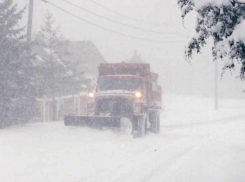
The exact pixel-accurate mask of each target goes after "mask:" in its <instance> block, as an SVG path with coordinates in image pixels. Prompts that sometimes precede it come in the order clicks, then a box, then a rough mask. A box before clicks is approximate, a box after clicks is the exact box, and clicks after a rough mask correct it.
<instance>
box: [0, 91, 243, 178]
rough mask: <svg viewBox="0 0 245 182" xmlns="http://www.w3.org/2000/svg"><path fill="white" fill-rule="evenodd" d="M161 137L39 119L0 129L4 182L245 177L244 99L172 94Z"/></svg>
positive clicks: (166, 108) (166, 109)
mask: <svg viewBox="0 0 245 182" xmlns="http://www.w3.org/2000/svg"><path fill="white" fill-rule="evenodd" d="M164 100H165V103H164V105H165V110H164V112H163V114H162V125H161V134H159V135H154V134H148V135H147V136H145V137H143V138H138V139H132V138H130V137H128V136H124V135H122V134H120V133H116V132H113V131H111V130H103V131H101V130H94V129H90V128H82V127H65V126H64V125H63V122H50V123H33V124H27V125H24V126H15V127H11V128H8V129H4V130H1V131H0V181H1V182H34V181H35V182H84V181H85V182H91V181H95V182H97V181H98V182H99V181H100V182H101V181H106V182H110V181H113V182H114V181H115V182H121V181H122V182H125V181H127V182H128V181H129V182H130V181H132V182H138V181H139V182H152V181H153V182H155V181H162V182H163V181H164V182H173V181H176V182H179V181H188V182H197V181H198V182H202V181H203V182H207V181H209V182H219V181H222V182H223V181H229V182H234V181H235V182H240V181H241V182H242V181H245V140H244V138H245V120H244V119H245V104H244V100H240V101H238V100H222V101H221V102H220V109H219V110H218V111H214V110H213V101H212V100H211V99H204V98H194V97H180V96H166V97H165V99H164Z"/></svg>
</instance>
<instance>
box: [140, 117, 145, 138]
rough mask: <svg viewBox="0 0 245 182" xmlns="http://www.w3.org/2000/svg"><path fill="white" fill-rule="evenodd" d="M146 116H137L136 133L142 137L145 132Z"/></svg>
mask: <svg viewBox="0 0 245 182" xmlns="http://www.w3.org/2000/svg"><path fill="white" fill-rule="evenodd" d="M146 124H147V118H146V117H145V116H142V117H139V118H138V135H139V137H142V136H144V135H145V134H146V126H147V125H146Z"/></svg>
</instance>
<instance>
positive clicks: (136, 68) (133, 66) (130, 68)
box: [99, 63, 151, 77]
mask: <svg viewBox="0 0 245 182" xmlns="http://www.w3.org/2000/svg"><path fill="white" fill-rule="evenodd" d="M105 75H137V76H142V77H150V75H151V73H150V65H149V64H146V63H102V64H100V66H99V76H105Z"/></svg>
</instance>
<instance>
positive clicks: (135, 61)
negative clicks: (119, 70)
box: [128, 51, 144, 63]
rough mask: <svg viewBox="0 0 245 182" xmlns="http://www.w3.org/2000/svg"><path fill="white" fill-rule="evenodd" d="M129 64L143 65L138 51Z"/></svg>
mask: <svg viewBox="0 0 245 182" xmlns="http://www.w3.org/2000/svg"><path fill="white" fill-rule="evenodd" d="M128 62H129V63H143V62H144V61H143V60H142V58H141V56H140V54H139V53H138V52H137V51H134V54H133V56H132V57H131V58H130V59H129V60H128Z"/></svg>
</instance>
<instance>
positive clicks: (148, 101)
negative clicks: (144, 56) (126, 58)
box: [64, 63, 162, 136]
mask: <svg viewBox="0 0 245 182" xmlns="http://www.w3.org/2000/svg"><path fill="white" fill-rule="evenodd" d="M157 81H158V75H157V74H155V73H152V72H151V71H150V65H149V64H145V63H103V64H100V66H99V78H98V82H97V87H96V90H95V91H94V92H91V93H88V97H91V98H92V101H91V103H89V104H88V109H87V111H88V113H87V114H86V115H83V116H74V115H67V116H65V117H64V122H65V125H66V126H74V125H75V126H79V125H80V126H90V127H99V128H100V127H109V128H119V129H120V128H121V127H122V125H124V124H122V121H125V119H126V120H127V121H128V123H129V124H127V127H128V126H129V127H130V128H131V133H132V134H133V135H135V136H143V135H145V134H146V132H147V131H152V132H154V133H159V131H160V111H161V100H162V89H161V86H159V85H158V83H157Z"/></svg>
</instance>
